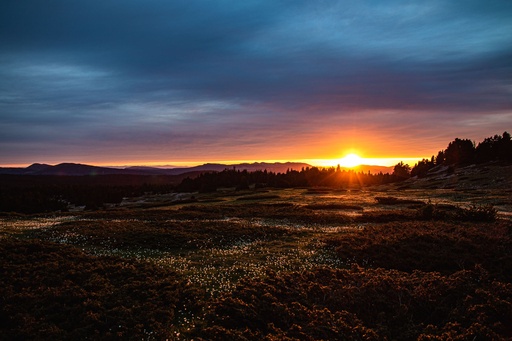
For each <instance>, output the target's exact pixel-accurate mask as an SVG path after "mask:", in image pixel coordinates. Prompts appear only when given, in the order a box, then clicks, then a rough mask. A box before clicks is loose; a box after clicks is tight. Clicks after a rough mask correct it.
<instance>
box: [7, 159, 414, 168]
mask: <svg viewBox="0 0 512 341" xmlns="http://www.w3.org/2000/svg"><path fill="white" fill-rule="evenodd" d="M422 159H424V158H422V157H406V158H404V157H402V158H365V157H361V164H359V165H357V166H354V167H346V166H342V165H341V167H342V168H357V167H359V166H372V167H393V166H394V165H396V164H397V163H399V162H403V163H405V164H408V165H409V166H411V167H412V166H413V165H414V164H415V163H417V162H418V161H420V160H422ZM36 163H39V164H47V165H52V166H55V165H58V164H62V163H75V164H84V165H89V166H96V167H111V168H127V167H154V168H188V167H196V166H201V165H205V164H223V165H228V166H229V165H236V164H256V163H307V164H309V165H310V166H312V167H322V168H325V167H336V166H338V165H340V159H296V160H282V159H281V160H262V161H255V160H252V161H251V160H206V161H174V162H172V161H169V162H165V161H125V162H119V163H117V164H114V163H110V162H101V161H100V162H94V161H87V160H83V161H62V162H51V161H50V162H44V161H36V162H32V163H17V164H7V165H0V167H2V168H26V167H29V166H30V165H33V164H36Z"/></svg>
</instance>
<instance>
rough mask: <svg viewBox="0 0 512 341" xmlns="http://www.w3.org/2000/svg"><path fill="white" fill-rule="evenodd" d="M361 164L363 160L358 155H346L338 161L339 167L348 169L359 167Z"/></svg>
mask: <svg viewBox="0 0 512 341" xmlns="http://www.w3.org/2000/svg"><path fill="white" fill-rule="evenodd" d="M362 163H363V159H362V158H361V157H360V156H359V155H357V154H354V153H350V154H347V155H345V156H344V157H343V158H341V159H340V160H339V164H340V166H342V167H348V168H352V167H356V166H359V165H361V164H362Z"/></svg>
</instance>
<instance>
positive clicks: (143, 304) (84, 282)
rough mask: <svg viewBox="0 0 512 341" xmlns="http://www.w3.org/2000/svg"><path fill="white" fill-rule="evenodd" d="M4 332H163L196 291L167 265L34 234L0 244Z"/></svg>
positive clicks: (38, 335) (35, 335)
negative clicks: (97, 253) (96, 253)
mask: <svg viewBox="0 0 512 341" xmlns="http://www.w3.org/2000/svg"><path fill="white" fill-rule="evenodd" d="M0 259H1V260H2V261H1V262H0V298H1V304H0V317H1V318H0V321H1V322H0V333H1V335H2V339H4V340H30V339H37V340H85V339H95V340H105V339H108V340H112V339H127V338H129V339H139V340H140V339H153V340H154V339H158V340H161V339H166V338H169V337H170V336H171V335H172V334H171V333H172V330H173V328H174V326H175V325H176V323H177V320H178V319H179V313H178V312H179V311H181V310H183V309H185V310H188V311H191V312H196V313H197V312H198V311H200V310H201V309H202V306H201V304H202V303H201V302H202V301H201V300H200V299H198V298H199V297H201V295H202V292H201V291H199V290H198V289H197V288H194V287H193V286H191V285H190V284H189V283H188V281H187V280H185V279H184V278H183V277H182V276H180V275H178V274H176V273H175V272H173V271H171V270H168V269H167V270H166V269H163V268H159V267H157V266H154V265H151V264H149V263H146V262H135V261H132V260H128V259H121V258H116V257H93V256H89V255H86V254H85V253H83V252H82V251H81V250H79V249H77V248H74V247H71V246H67V245H61V244H54V243H48V242H42V241H37V240H16V239H12V238H4V239H2V243H1V244H0Z"/></svg>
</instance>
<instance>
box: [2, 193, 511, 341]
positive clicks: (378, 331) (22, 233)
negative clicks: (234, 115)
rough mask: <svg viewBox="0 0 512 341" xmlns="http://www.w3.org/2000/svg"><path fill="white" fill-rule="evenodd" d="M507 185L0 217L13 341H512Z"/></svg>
mask: <svg viewBox="0 0 512 341" xmlns="http://www.w3.org/2000/svg"><path fill="white" fill-rule="evenodd" d="M511 212H512V199H511V198H510V193H507V192H506V191H503V190H499V189H494V190H488V191H484V190H481V189H479V190H475V189H468V190H456V189H445V190H428V189H400V188H399V187H396V186H392V185H390V186H387V187H380V188H373V189H371V190H370V189H363V190H361V189H353V190H340V189H337V190H335V189H328V188H304V189H282V190H277V189H268V190H259V191H250V190H248V191H234V190H233V189H225V190H219V191H217V192H215V193H209V194H197V193H195V194H189V195H181V196H179V197H178V196H172V195H162V196H161V200H159V196H151V197H140V198H135V199H130V200H126V201H124V202H123V203H122V204H120V205H116V206H113V207H111V208H109V209H106V210H101V211H94V212H72V213H61V214H52V215H44V216H43V215H30V216H28V215H14V214H10V215H4V216H2V217H1V219H0V238H1V243H0V257H1V265H0V281H1V283H0V299H1V300H2V302H1V303H2V304H1V305H0V321H2V322H0V334H1V335H2V336H0V338H4V339H41V340H50V339H51V340H55V339H87V338H88V339H139V340H140V339H144V340H146V339H150V340H151V339H154V340H165V339H170V340H189V339H194V340H201V339H203V340H261V339H267V340H347V339H349V340H382V339H389V340H392V339H394V340H411V339H420V340H454V339H460V340H489V339H510V338H512V222H511Z"/></svg>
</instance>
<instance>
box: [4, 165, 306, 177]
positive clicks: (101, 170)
mask: <svg viewBox="0 0 512 341" xmlns="http://www.w3.org/2000/svg"><path fill="white" fill-rule="evenodd" d="M302 167H311V165H309V164H307V163H298V162H285V163H265V162H256V163H241V164H235V165H225V164H216V163H207V164H204V165H200V166H195V167H184V168H156V167H142V166H135V167H126V168H113V167H98V166H91V165H84V164H78V163H60V164H58V165H54V166H52V165H47V164H40V163H34V164H32V165H30V166H28V167H26V168H1V167H0V174H15V175H64V176H83V175H120V174H125V175H180V174H184V173H189V172H194V173H196V172H208V171H215V172H221V171H223V170H224V169H233V168H235V169H239V170H247V171H249V172H253V171H257V170H265V169H266V170H267V171H269V172H276V173H283V172H286V171H287V170H288V169H295V170H301V169H302Z"/></svg>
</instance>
